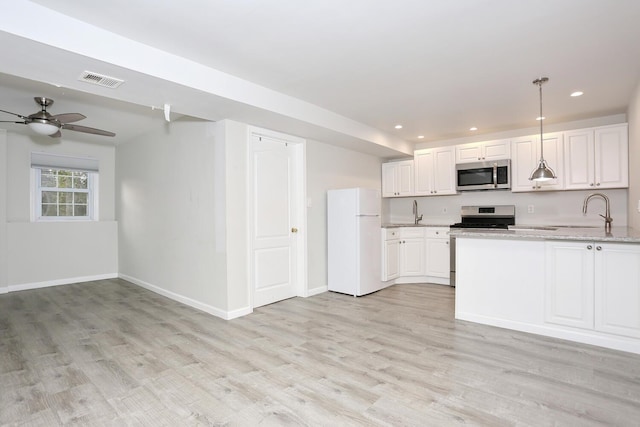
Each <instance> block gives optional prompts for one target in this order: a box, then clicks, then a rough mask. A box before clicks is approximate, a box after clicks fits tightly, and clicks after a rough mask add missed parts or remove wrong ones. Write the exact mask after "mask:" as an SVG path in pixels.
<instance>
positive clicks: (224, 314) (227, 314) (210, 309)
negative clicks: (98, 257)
mask: <svg viewBox="0 0 640 427" xmlns="http://www.w3.org/2000/svg"><path fill="white" fill-rule="evenodd" d="M119 277H120V278H121V279H123V280H126V281H127V282H131V283H133V284H134V285H138V286H140V287H142V288H145V289H147V290H149V291H151V292H154V293H156V294H159V295H162V296H164V297H167V298H169V299H172V300H174V301H178V302H180V303H182V304H185V305H188V306H189V307H193V308H195V309H198V310H200V311H204V312H205V313H209V314H211V315H213V316H216V317H220V318H222V319H224V320H231V319H235V318H237V317H241V316H245V315H247V314H250V313H252V312H253V309H252V308H251V307H243V308H240V309H237V310H233V311H226V310H222V309H220V308H218V307H214V306H212V305H209V304H204V303H202V302H200V301H197V300H194V299H192V298H189V297H186V296H184V295H180V294H177V293H175V292H171V291H167V290H166V289H163V288H161V287H159V286H156V285H152V284H151V283H149V282H145V281H144V280H140V279H136V278H135V277H131V276H128V275H126V274H120V275H119Z"/></svg>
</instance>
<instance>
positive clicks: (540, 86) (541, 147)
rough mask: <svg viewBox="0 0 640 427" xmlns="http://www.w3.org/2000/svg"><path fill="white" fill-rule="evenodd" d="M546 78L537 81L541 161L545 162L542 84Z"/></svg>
mask: <svg viewBox="0 0 640 427" xmlns="http://www.w3.org/2000/svg"><path fill="white" fill-rule="evenodd" d="M545 81H546V80H544V78H540V79H538V80H537V82H538V89H539V90H540V161H541V162H542V161H544V138H543V133H542V122H543V121H544V117H543V116H542V84H543V83H544V82H545Z"/></svg>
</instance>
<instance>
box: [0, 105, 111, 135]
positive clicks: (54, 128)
mask: <svg viewBox="0 0 640 427" xmlns="http://www.w3.org/2000/svg"><path fill="white" fill-rule="evenodd" d="M33 99H34V100H35V101H36V104H38V105H40V107H41V110H40V111H38V112H37V113H33V114H31V115H29V116H23V115H21V114H17V113H12V112H11V111H6V110H0V111H1V112H3V113H7V114H11V115H14V116H17V117H19V118H21V119H22V120H23V121H3V123H17V124H23V125H27V126H28V127H29V129H31V130H32V131H34V132H35V133H37V134H39V135H47V136H50V137H51V138H59V137H60V136H62V133H61V132H60V130H61V129H65V130H72V131H76V132H83V133H90V134H93V135H102V136H115V135H116V134H115V133H113V132H109V131H106V130H102V129H95V128H90V127H87V126H79V125H73V124H70V123H72V122H77V121H79V120H82V119H85V118H86V116H84V115H82V114H80V113H63V114H56V115H51V114H50V113H49V112H48V111H47V107H49V106H50V105H52V104H53V99H50V98H46V97H35V98H33Z"/></svg>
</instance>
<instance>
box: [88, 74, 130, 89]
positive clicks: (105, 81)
mask: <svg viewBox="0 0 640 427" xmlns="http://www.w3.org/2000/svg"><path fill="white" fill-rule="evenodd" d="M78 80H80V81H83V82H87V83H91V84H94V85H98V86H103V87H108V88H111V89H115V88H117V87H118V86H120V85H121V84H122V83H124V80H121V79H116V78H115V77H109V76H105V75H104V74H98V73H94V72H92V71H84V72H83V73H82V74H81V75H80V77H78Z"/></svg>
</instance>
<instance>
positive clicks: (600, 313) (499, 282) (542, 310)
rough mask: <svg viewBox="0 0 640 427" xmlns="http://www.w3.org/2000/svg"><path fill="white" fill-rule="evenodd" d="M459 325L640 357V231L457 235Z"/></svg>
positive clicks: (557, 229)
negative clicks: (515, 332)
mask: <svg viewBox="0 0 640 427" xmlns="http://www.w3.org/2000/svg"><path fill="white" fill-rule="evenodd" d="M451 234H452V235H453V236H455V237H456V241H457V247H456V254H457V258H456V259H457V263H456V269H457V282H456V302H455V304H456V309H455V316H456V319H460V320H467V321H472V322H477V323H483V324H487V325H493V326H498V327H503V328H508V329H514V330H519V331H524V332H531V333H535V334H540V335H545V336H551V337H556V338H563V339H567V340H572V341H577V342H582V343H586V344H593V345H599V346H603V347H608V348H612V349H617V350H623V351H629V352H633V353H638V354H640V232H639V231H638V230H634V229H630V228H627V227H613V228H612V230H611V232H609V233H607V232H605V230H604V227H598V228H595V227H568V226H564V227H563V226H532V227H525V226H519V227H515V229H511V230H488V229H455V230H454V229H452V230H451Z"/></svg>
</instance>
